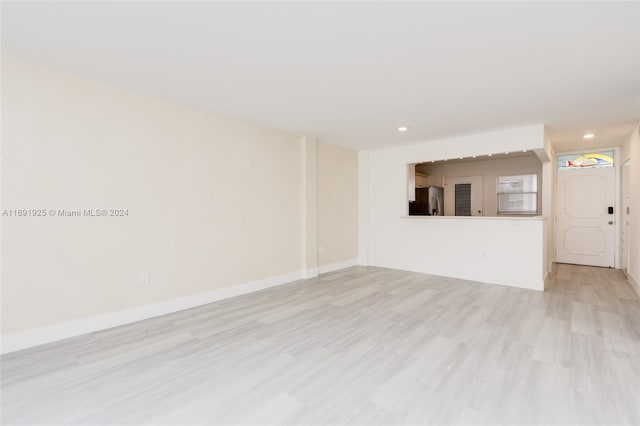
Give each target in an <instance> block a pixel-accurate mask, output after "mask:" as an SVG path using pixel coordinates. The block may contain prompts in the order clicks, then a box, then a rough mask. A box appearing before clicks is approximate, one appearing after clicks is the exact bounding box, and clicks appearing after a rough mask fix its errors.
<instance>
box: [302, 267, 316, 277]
mask: <svg viewBox="0 0 640 426" xmlns="http://www.w3.org/2000/svg"><path fill="white" fill-rule="evenodd" d="M317 276H318V268H309V269H306V270H304V271H302V278H304V279H309V278H315V277H317Z"/></svg>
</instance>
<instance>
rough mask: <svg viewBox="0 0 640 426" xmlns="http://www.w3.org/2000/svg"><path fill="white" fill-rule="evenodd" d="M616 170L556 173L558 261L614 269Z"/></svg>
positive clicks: (609, 168)
mask: <svg viewBox="0 0 640 426" xmlns="http://www.w3.org/2000/svg"><path fill="white" fill-rule="evenodd" d="M615 170H616V169H615V168H614V167H607V168H600V169H596V168H594V169H581V170H580V169H578V170H567V171H558V175H557V176H558V178H557V193H556V194H557V202H556V212H557V227H556V247H557V253H556V260H557V261H558V262H560V263H575V264H578V265H591V266H605V267H610V268H613V267H614V266H615V264H614V253H615V247H614V242H615V225H614V218H615V214H613V213H614V212H615V200H616V195H615V189H616V176H615ZM610 208H611V209H612V210H611V211H610ZM610 212H611V213H610Z"/></svg>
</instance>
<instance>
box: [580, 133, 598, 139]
mask: <svg viewBox="0 0 640 426" xmlns="http://www.w3.org/2000/svg"><path fill="white" fill-rule="evenodd" d="M595 136H596V135H594V134H593V133H586V134H585V135H584V136H583V138H585V139H593V138H594V137H595Z"/></svg>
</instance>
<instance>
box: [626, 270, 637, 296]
mask: <svg viewBox="0 0 640 426" xmlns="http://www.w3.org/2000/svg"><path fill="white" fill-rule="evenodd" d="M626 275H627V280H628V281H629V284H631V287H633V289H634V290H635V291H636V293H637V294H638V297H640V282H638V280H637V279H636V277H634V276H633V275H631V273H630V272H627V274H626Z"/></svg>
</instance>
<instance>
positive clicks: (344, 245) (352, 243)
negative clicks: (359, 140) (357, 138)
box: [317, 143, 358, 266]
mask: <svg viewBox="0 0 640 426" xmlns="http://www.w3.org/2000/svg"><path fill="white" fill-rule="evenodd" d="M317 161H318V163H317V166H318V167H317V181H318V192H317V206H318V210H317V221H318V265H319V266H322V265H327V264H332V263H337V262H343V261H348V260H353V259H355V258H356V257H357V256H358V153H357V152H356V151H352V150H350V149H346V148H341V147H339V146H336V145H329V144H325V143H318V145H317ZM336 207H337V208H336Z"/></svg>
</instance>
